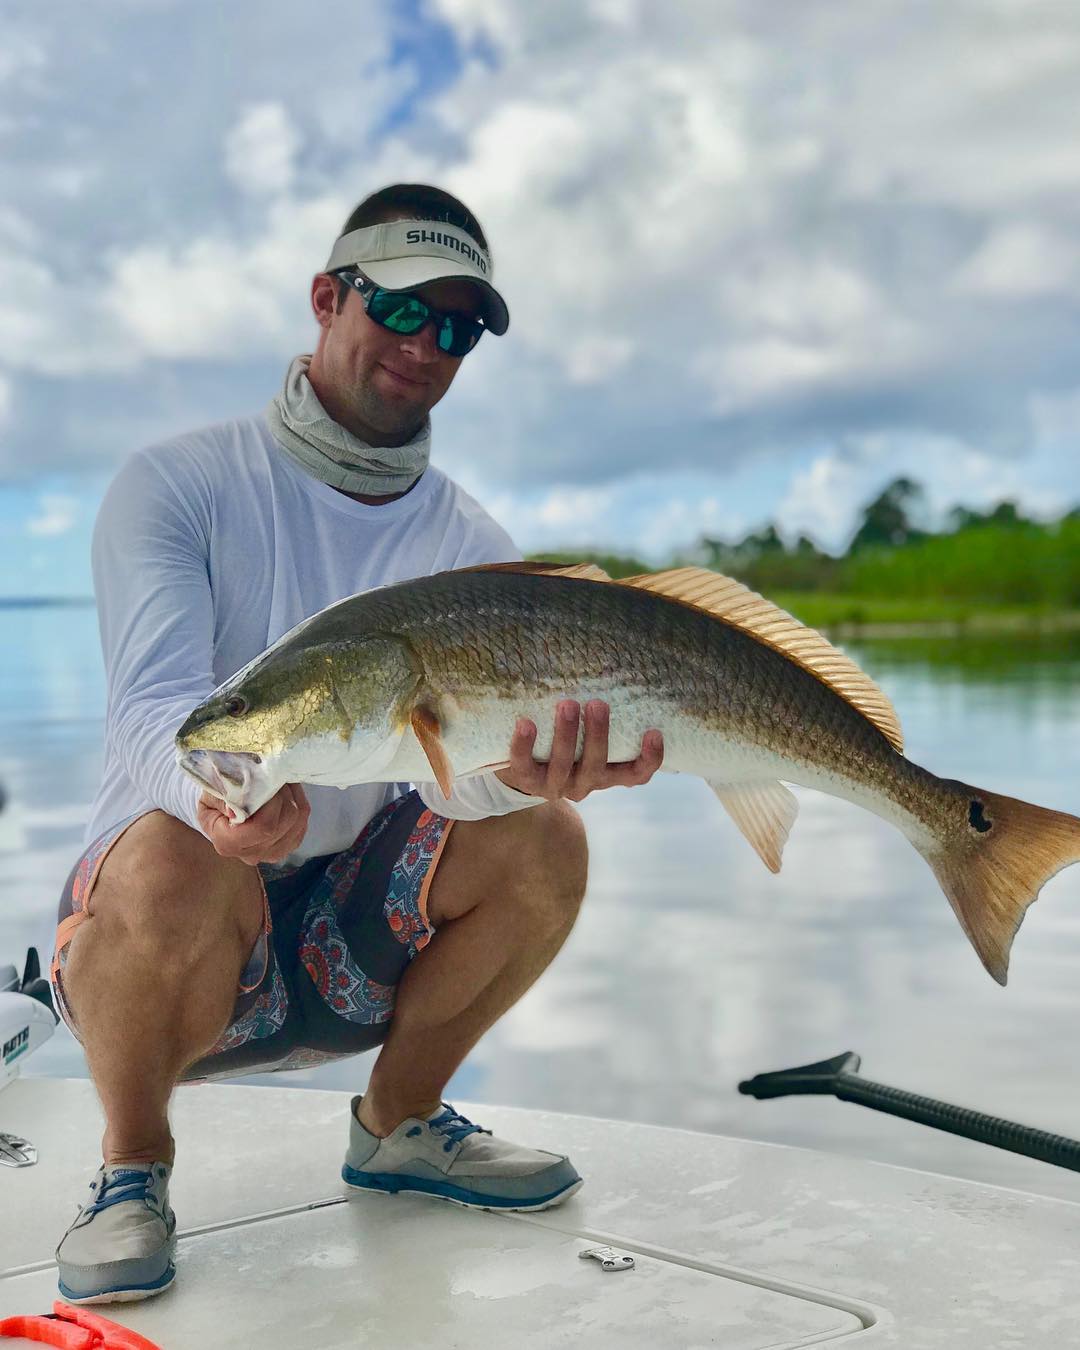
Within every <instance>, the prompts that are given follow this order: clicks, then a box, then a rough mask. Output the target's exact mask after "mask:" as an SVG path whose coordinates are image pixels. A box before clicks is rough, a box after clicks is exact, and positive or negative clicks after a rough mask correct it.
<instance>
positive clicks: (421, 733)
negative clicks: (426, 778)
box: [410, 708, 454, 797]
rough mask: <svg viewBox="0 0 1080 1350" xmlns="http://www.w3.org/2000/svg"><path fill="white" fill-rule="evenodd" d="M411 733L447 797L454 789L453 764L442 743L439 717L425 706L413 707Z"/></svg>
mask: <svg viewBox="0 0 1080 1350" xmlns="http://www.w3.org/2000/svg"><path fill="white" fill-rule="evenodd" d="M410 721H411V722H412V729H413V734H414V735H415V736H416V739H417V740H418V741H419V742H420V746H421V748H422V749H423V751H424V754H425V755H427V759H428V763H429V764H430V765H431V772H432V773H433V774H434V775H435V781H436V782H437V783H438V785H439V787H440V788H442V792H443V796H444V797H449V796H450V794H451V792H452V791H453V790H454V766H453V765H452V764H451V763H450V756H449V755H448V754H447V753H446V747H445V746H444V745H443V743H442V727H441V726H440V725H439V719H438V718H437V717H436V716H435V714H434V713H433V712H429V711H428V709H427V708H414V709H413V710H412V716H411V718H410Z"/></svg>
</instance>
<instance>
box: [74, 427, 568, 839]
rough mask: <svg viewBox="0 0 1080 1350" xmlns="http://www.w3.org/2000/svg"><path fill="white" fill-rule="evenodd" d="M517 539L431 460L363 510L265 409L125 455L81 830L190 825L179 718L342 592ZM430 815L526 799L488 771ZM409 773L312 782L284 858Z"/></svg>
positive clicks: (470, 560) (112, 500)
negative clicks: (304, 823)
mask: <svg viewBox="0 0 1080 1350" xmlns="http://www.w3.org/2000/svg"><path fill="white" fill-rule="evenodd" d="M520 557H521V554H520V553H519V552H518V551H517V549H516V548H515V547H514V545H513V543H512V541H511V540H510V538H509V536H508V535H507V534H506V533H505V531H504V530H502V529H501V528H500V527H499V526H498V525H497V524H496V523H495V522H494V521H493V520H492V519H491V517H490V516H489V515H488V514H487V513H486V512H485V511H484V510H483V508H482V507H481V506H479V505H478V503H477V502H475V501H474V500H473V499H472V498H471V497H470V496H469V495H468V494H467V493H466V492H464V491H463V490H462V489H461V488H460V487H458V486H457V484H455V483H454V482H453V481H452V480H451V479H449V478H448V477H447V476H446V475H445V474H444V473H442V472H440V470H438V469H436V468H432V467H430V466H429V467H428V468H427V469H426V471H425V472H424V474H423V475H422V477H421V478H420V481H419V482H418V483H417V484H416V486H415V487H414V488H413V489H412V490H411V491H410V492H408V493H406V494H405V496H404V497H399V498H398V499H397V500H396V501H392V502H387V503H385V504H383V505H380V506H368V505H365V504H363V503H362V502H357V501H354V500H353V499H352V498H351V497H346V496H345V495H344V494H343V493H340V492H338V491H336V490H335V489H334V488H331V487H328V486H327V485H326V484H325V483H322V482H320V481H319V480H318V479H315V478H313V477H311V476H310V475H309V474H306V473H305V472H304V471H303V470H302V469H301V468H299V467H298V466H297V465H295V464H294V463H293V461H292V460H291V459H290V458H289V457H288V456H286V455H285V454H283V453H282V452H281V451H280V450H279V449H278V447H277V445H276V443H275V441H274V439H273V437H272V436H271V434H270V431H269V428H268V427H267V425H266V421H265V419H264V418H262V417H261V416H259V417H250V418H243V419H240V420H237V421H233V422H224V423H221V424H219V425H216V426H212V427H207V428H205V429H203V430H200V431H196V432H192V433H191V434H189V435H185V436H178V437H176V439H174V440H170V441H166V442H163V443H162V444H160V445H156V446H152V447H150V448H149V449H146V450H142V451H139V452H137V453H136V454H134V455H132V456H131V457H130V458H129V459H128V460H127V461H126V462H125V463H124V464H123V466H122V467H121V468H120V470H119V472H118V473H117V475H116V477H115V478H114V479H113V481H112V483H111V484H110V486H109V489H108V491H107V492H106V494H105V499H104V501H103V502H102V505H101V510H100V512H99V513H98V517H97V521H96V524H95V527H94V541H93V549H92V560H93V574H94V592H95V595H96V597H97V606H98V619H99V624H100V629H101V645H102V652H103V655H104V658H105V672H106V680H107V689H108V708H107V714H106V729H105V772H104V777H103V780H102V783H101V787H100V789H99V791H98V794H97V797H96V798H95V800H94V804H93V807H92V809H91V817H90V822H89V825H88V827H87V831H86V839H85V842H86V843H89V842H90V841H91V840H93V839H95V838H97V836H98V835H100V834H101V833H103V832H104V831H105V830H107V829H108V828H110V827H111V826H112V825H114V824H116V823H117V822H119V821H120V820H123V819H124V818H126V817H128V816H131V815H134V814H135V813H137V812H141V811H149V810H152V809H153V808H154V807H158V808H160V809H161V810H163V811H167V812H168V813H169V814H170V815H173V816H176V817H177V818H178V819H179V820H183V821H185V822H186V823H187V824H189V825H191V826H192V828H194V829H198V828H199V824H198V820H197V817H196V814H195V805H196V802H197V800H198V797H199V794H200V788H199V786H198V784H197V783H195V781H194V780H193V779H191V778H189V777H188V776H187V775H186V774H184V773H183V772H182V771H181V770H180V769H179V768H178V767H177V765H176V760H175V745H174V739H173V738H174V737H175V735H176V732H177V730H178V729H179V727H180V725H181V723H182V722H183V721H184V719H185V718H186V717H187V715H188V714H189V713H190V712H191V710H192V709H193V708H194V707H195V706H196V704H198V703H201V702H202V701H203V699H205V698H206V697H207V695H208V694H210V693H211V692H212V691H213V690H214V689H216V688H217V686H218V685H219V684H221V683H222V681H224V680H225V679H227V678H228V677H229V676H230V675H231V674H233V673H234V671H237V670H239V669H240V667H241V666H243V665H245V664H246V663H247V662H248V661H249V660H251V658H252V657H254V656H257V655H258V654H259V653H260V652H262V651H264V650H265V649H266V648H267V647H268V646H270V644H271V643H272V642H274V641H276V640H277V638H279V637H280V636H281V635H282V634H283V633H285V632H288V630H289V629H290V628H292V627H293V626H294V625H295V624H298V623H299V622H300V621H301V620H302V619H305V618H307V617H308V616H309V615H311V614H314V613H316V612H317V611H318V610H321V609H324V608H325V607H326V606H327V605H329V604H333V603H334V601H336V600H341V599H343V598H344V597H345V596H348V595H355V594H356V593H357V592H358V591H363V590H368V589H370V588H371V587H373V586H385V585H388V584H390V583H393V582H396V581H405V580H408V579H409V578H410V577H417V576H428V575H430V574H432V573H434V572H441V571H444V570H446V569H448V568H453V567H468V566H471V565H473V564H477V563H485V562H511V561H516V560H517V559H519V558H520ZM416 787H417V790H418V791H419V793H420V796H421V797H422V798H423V800H424V802H425V804H426V805H427V806H429V807H430V808H431V809H432V810H434V811H437V812H440V813H441V814H443V815H446V816H450V817H452V818H454V819H457V820H478V819H482V818H483V817H485V816H493V815H504V814H507V813H508V812H510V811H515V810H519V809H521V808H523V807H527V806H533V805H535V804H536V803H537V802H539V801H540V800H542V799H541V798H539V797H529V796H525V795H524V794H523V793H520V792H516V791H514V790H513V789H512V788H508V787H506V786H505V784H503V783H502V782H500V781H499V779H497V778H496V777H495V775H494V773H487V774H482V775H478V776H477V777H475V778H467V779H463V780H462V781H461V782H460V783H458V784H456V785H455V787H454V791H453V793H452V795H451V796H450V798H449V799H448V798H446V797H445V796H444V795H443V793H442V791H441V789H440V788H439V786H438V784H437V783H434V782H432V783H418V784H416ZM408 788H409V785H408V784H403V783H365V784H362V785H360V786H358V787H352V788H346V789H340V788H333V787H312V786H309V787H306V788H305V792H306V793H307V795H308V798H309V800H310V802H311V819H310V822H309V824H308V829H307V834H306V836H305V838H304V841H303V843H302V845H301V846H300V848H299V849H298V850H297V851H296V852H295V853H293V854H292V855H291V856H290V859H289V861H290V862H293V863H298V862H301V861H303V860H304V859H305V858H311V857H315V856H317V855H322V854H327V853H336V852H338V851H339V850H341V849H343V848H345V847H347V846H348V845H349V844H350V843H352V841H353V839H355V837H356V836H357V834H358V833H359V832H360V830H361V829H363V827H364V825H366V824H367V822H368V821H369V820H370V819H371V817H372V816H374V815H375V814H376V813H377V812H378V811H380V810H381V809H382V807H383V806H385V805H386V804H387V803H388V802H389V801H391V800H392V799H393V798H394V797H395V796H398V795H400V794H401V793H402V792H405V791H408Z"/></svg>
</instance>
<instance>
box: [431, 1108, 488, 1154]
mask: <svg viewBox="0 0 1080 1350" xmlns="http://www.w3.org/2000/svg"><path fill="white" fill-rule="evenodd" d="M428 1128H429V1129H430V1130H432V1131H433V1132H434V1133H435V1134H441V1135H444V1136H445V1138H446V1143H445V1144H444V1145H443V1152H444V1153H449V1152H450V1150H451V1149H452V1148H453V1147H454V1145H455V1144H459V1143H460V1142H461V1141H462V1140H463V1139H466V1138H468V1136H469V1135H470V1134H490V1133H491V1131H490V1130H485V1129H483V1128H482V1127H481V1126H480V1125H474V1124H473V1123H472V1121H471V1120H466V1118H465V1117H464V1116H463V1115H462V1114H461V1112H460V1111H455V1110H454V1108H453V1107H452V1106H447V1107H444V1109H443V1113H442V1115H440V1116H436V1117H435V1119H434V1120H429V1121H428Z"/></svg>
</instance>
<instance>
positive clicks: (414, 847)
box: [50, 792, 453, 1082]
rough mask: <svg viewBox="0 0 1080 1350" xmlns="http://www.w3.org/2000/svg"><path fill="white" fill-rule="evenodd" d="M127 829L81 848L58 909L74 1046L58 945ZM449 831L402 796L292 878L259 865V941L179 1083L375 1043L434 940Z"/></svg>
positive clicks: (292, 1065)
mask: <svg viewBox="0 0 1080 1350" xmlns="http://www.w3.org/2000/svg"><path fill="white" fill-rule="evenodd" d="M138 819H139V816H137V815H136V816H132V817H131V818H130V819H128V820H125V821H121V822H120V824H119V825H115V826H114V827H113V828H112V829H111V830H108V831H107V832H106V833H105V834H103V835H102V836H101V837H100V838H99V839H96V840H95V841H94V842H93V843H92V844H91V845H90V847H89V848H88V849H87V850H86V852H85V853H84V854H83V856H82V857H81V858H80V859H79V861H78V862H77V863H76V865H75V867H74V868H73V869H72V872H71V875H70V877H68V880H67V884H66V885H65V887H64V891H63V895H62V897H61V900H60V916H59V927H58V928H57V933H56V948H55V955H54V956H53V960H52V964H51V969H50V976H51V979H52V986H53V993H54V996H55V1002H56V1006H57V1009H58V1010H59V1012H60V1014H61V1016H62V1017H63V1019H64V1021H65V1023H66V1024H67V1026H68V1027H69V1028H70V1029H71V1031H72V1032H73V1034H74V1035H75V1036H76V1037H78V1034H79V1033H78V1029H77V1027H76V1023H75V1018H74V1016H73V1014H72V1011H71V1008H70V1006H69V1005H68V1003H67V1000H66V999H65V997H64V966H65V964H66V962H67V955H68V943H69V942H70V941H71V938H72V934H73V933H74V932H75V929H76V928H77V927H78V926H79V924H80V923H83V922H84V921H85V920H86V919H87V918H88V917H89V916H88V914H87V913H86V907H87V903H88V901H89V899H90V895H91V893H92V892H93V889H94V884H95V882H96V880H97V877H98V873H99V871H100V868H101V864H102V863H103V862H104V860H105V858H106V856H107V855H108V852H109V850H110V849H111V848H112V846H113V844H115V843H116V841H117V840H118V839H119V838H120V836H121V835H122V834H123V833H124V831H125V830H126V829H127V828H128V827H129V826H130V825H131V824H133V822H134V821H136V820H138ZM452 824H453V821H451V820H447V819H446V817H445V816H439V815H436V814H435V813H434V812H433V811H429V810H428V809H427V808H426V807H425V806H424V804H423V802H422V801H421V800H420V798H419V796H418V795H417V794H416V793H415V792H410V793H408V794H407V795H406V796H403V797H397V798H395V799H394V801H392V802H391V803H390V804H389V805H388V806H386V807H384V808H383V809H382V811H380V812H379V813H378V815H376V816H374V817H373V818H372V819H371V820H370V821H369V822H368V824H367V825H366V826H365V827H364V829H363V830H362V831H361V833H360V834H359V835H358V836H357V838H356V840H355V841H354V842H353V843H352V844H351V845H350V846H349V847H348V848H347V849H343V850H342V852H340V853H335V854H330V855H328V856H326V857H320V858H309V859H308V860H307V862H305V863H302V864H301V865H300V866H299V867H297V868H293V869H285V868H281V867H273V866H269V865H260V867H259V869H258V870H259V874H260V876H261V879H262V883H263V897H264V903H263V931H262V933H261V934H260V935H259V937H258V938H257V939H256V942H255V946H254V948H253V949H252V952H251V955H250V957H249V958H248V962H247V965H246V967H245V968H244V970H243V971H242V972H241V975H240V984H239V988H238V990H237V996H236V1003H235V1005H234V1007H233V1013H232V1018H231V1020H230V1022H229V1025H228V1026H227V1027H226V1028H225V1030H224V1031H223V1032H222V1033H221V1035H220V1036H219V1037H218V1040H217V1042H216V1043H215V1044H214V1046H213V1047H212V1048H211V1049H210V1051H209V1052H208V1053H207V1054H206V1055H204V1056H203V1058H202V1059H199V1060H197V1061H196V1062H195V1063H194V1064H191V1065H189V1067H188V1068H187V1069H186V1070H185V1071H184V1073H183V1074H182V1076H181V1077H182V1081H186V1082H191V1081H206V1080H208V1079H211V1078H226V1077H230V1076H233V1075H236V1074H247V1073H268V1072H270V1071H273V1070H277V1069H304V1068H310V1067H312V1066H314V1065H318V1064H324V1063H326V1062H327V1061H328V1060H332V1059H341V1058H343V1057H345V1056H348V1055H356V1054H359V1053H360V1052H361V1051H363V1050H368V1049H370V1048H371V1047H372V1046H375V1045H378V1044H380V1043H381V1042H382V1041H384V1040H385V1039H386V1035H387V1032H388V1031H389V1027H390V1019H391V1017H392V1016H393V1012H394V999H395V996H396V993H397V984H398V981H399V980H400V979H401V977H402V975H403V974H404V972H405V969H406V967H407V966H408V964H409V962H410V961H411V960H412V959H413V957H414V956H415V955H416V953H417V952H418V951H420V950H422V949H423V948H424V947H425V946H426V945H427V944H428V942H429V941H430V940H431V937H432V935H433V934H434V931H435V930H434V928H433V927H432V925H431V923H430V921H429V920H428V916H427V898H428V892H429V890H430V887H431V881H432V878H433V877H434V875H435V869H436V867H437V866H438V862H439V858H440V857H441V855H442V850H443V847H444V845H445V843H446V841H447V839H448V838H449V835H450V826H451V825H452ZM193 997H198V993H197V991H193Z"/></svg>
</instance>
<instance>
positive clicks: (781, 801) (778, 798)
mask: <svg viewBox="0 0 1080 1350" xmlns="http://www.w3.org/2000/svg"><path fill="white" fill-rule="evenodd" d="M709 786H710V787H711V788H712V790H713V791H714V792H715V793H716V795H717V796H718V797H719V798H720V802H721V805H722V806H723V807H724V809H725V810H726V811H727V813H728V815H729V816H730V817H731V819H732V820H733V821H734V822H735V824H736V825H738V827H739V829H740V830H741V831H742V833H743V835H744V837H745V838H746V839H748V840H749V842H750V843H751V844H752V845H753V847H754V851H755V852H756V853H757V855H758V857H759V858H760V859H761V861H762V862H763V863H764V864H765V866H766V867H767V868H768V869H769V871H770V872H779V871H780V857H781V854H782V853H783V851H784V845H785V844H786V843H787V837H788V835H789V834H790V833H791V827H792V825H794V824H795V817H796V816H797V815H798V814H799V802H798V799H797V798H796V796H795V794H794V793H793V792H789V791H788V789H787V788H786V787H784V785H783V783H778V782H777V781H776V780H775V779H773V780H770V781H766V782H761V783H735V784H732V783H710V784H709Z"/></svg>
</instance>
